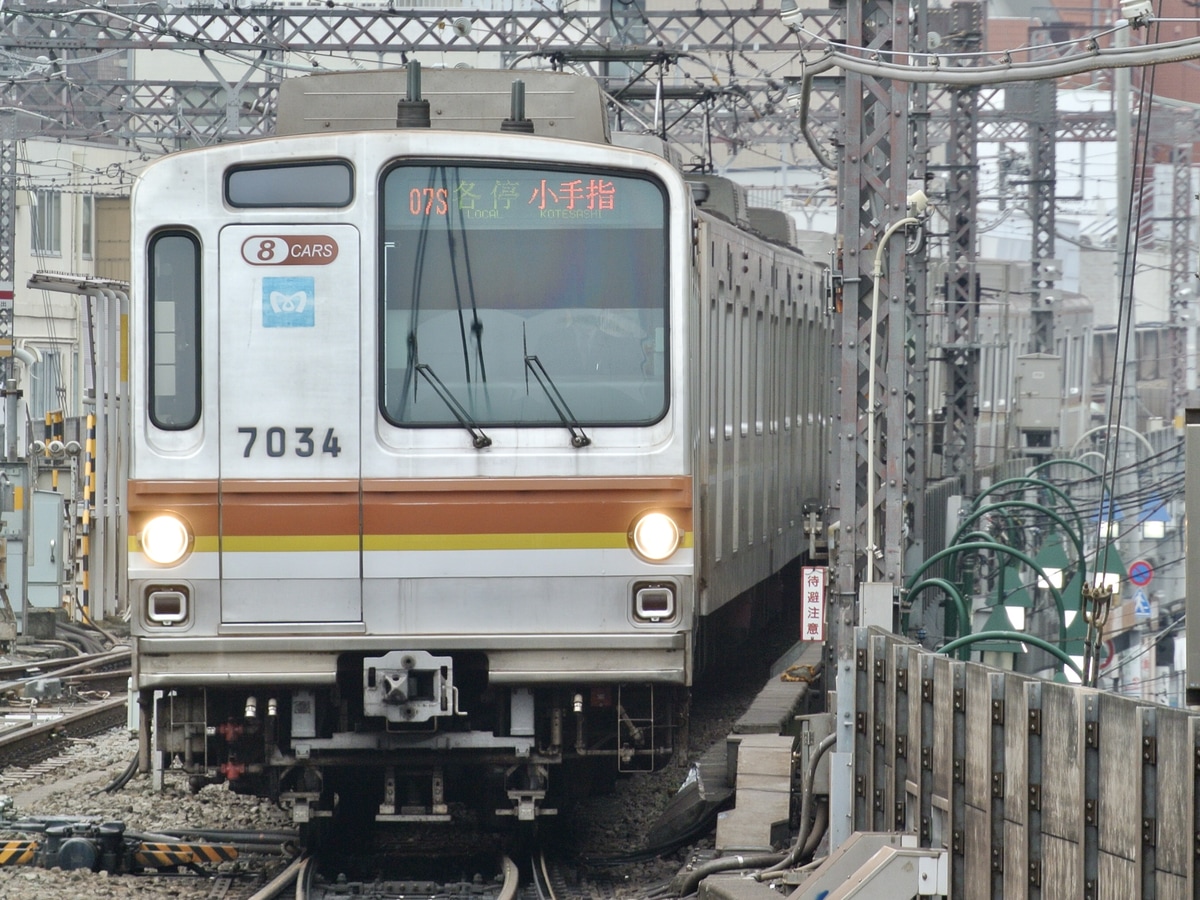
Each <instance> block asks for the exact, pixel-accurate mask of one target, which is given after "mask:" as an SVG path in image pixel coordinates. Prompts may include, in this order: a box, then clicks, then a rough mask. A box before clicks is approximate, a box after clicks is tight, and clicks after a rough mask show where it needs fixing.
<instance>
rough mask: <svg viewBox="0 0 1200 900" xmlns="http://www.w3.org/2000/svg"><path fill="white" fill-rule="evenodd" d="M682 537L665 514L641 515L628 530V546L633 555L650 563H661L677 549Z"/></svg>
mask: <svg viewBox="0 0 1200 900" xmlns="http://www.w3.org/2000/svg"><path fill="white" fill-rule="evenodd" d="M682 539H683V535H682V534H681V533H680V531H679V526H678V525H676V524H675V521H674V520H673V519H672V518H671V517H670V516H668V515H667V514H666V513H660V512H650V513H643V514H642V515H640V516H638V518H637V519H635V520H634V522H633V527H632V528H630V529H629V545H630V546H631V547H632V548H633V551H634V553H636V554H637V555H638V556H640V557H642V559H646V560H649V561H650V562H662V561H663V560H664V559H666V558H667V557H669V556H670V555H671V554H672V553H674V552H675V551H676V550H678V549H679V542H680V540H682Z"/></svg>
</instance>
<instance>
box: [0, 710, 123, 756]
mask: <svg viewBox="0 0 1200 900" xmlns="http://www.w3.org/2000/svg"><path fill="white" fill-rule="evenodd" d="M80 703H85V701H80ZM125 706H126V699H125V695H124V694H122V695H121V696H119V697H110V698H108V699H104V700H100V701H97V702H91V703H86V705H76V706H73V707H62V708H53V709H31V710H29V712H27V713H24V714H22V718H16V715H15V712H14V715H9V716H5V717H4V718H3V719H0V769H8V768H10V767H14V766H22V767H29V766H35V765H38V764H40V763H44V762H46V761H47V760H49V759H52V758H53V757H55V756H58V755H60V754H61V753H62V752H63V747H64V745H65V743H66V742H67V741H68V740H70V739H79V738H89V737H94V736H95V735H97V734H101V733H103V732H105V731H108V730H109V729H111V728H114V727H116V726H117V725H120V724H121V723H123V722H124V721H125V719H126V713H125Z"/></svg>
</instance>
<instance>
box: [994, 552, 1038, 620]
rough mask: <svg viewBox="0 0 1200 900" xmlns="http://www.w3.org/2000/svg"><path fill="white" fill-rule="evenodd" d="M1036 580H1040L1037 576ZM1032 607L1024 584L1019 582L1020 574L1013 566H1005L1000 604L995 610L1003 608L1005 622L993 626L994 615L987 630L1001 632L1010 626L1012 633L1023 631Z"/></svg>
mask: <svg viewBox="0 0 1200 900" xmlns="http://www.w3.org/2000/svg"><path fill="white" fill-rule="evenodd" d="M1038 580H1039V581H1040V580H1041V578H1040V576H1039V578H1038ZM1032 607H1033V602H1032V601H1031V600H1030V599H1029V591H1027V590H1026V589H1025V585H1024V583H1023V582H1022V581H1021V573H1020V572H1018V571H1017V569H1016V567H1015V566H1005V567H1004V571H1003V573H1002V575H1001V578H1000V603H999V604H998V606H997V608H1003V609H1004V614H1005V618H1006V619H1007V620H1008V621H1007V622H1000V623H999V624H993V622H992V619H993V618H995V613H994V612H993V613H992V617H991V618H989V619H988V622H987V626H986V627H987V629H988V630H1003V629H1005V628H1007V627H1009V626H1012V629H1013V630H1014V631H1024V630H1025V616H1026V615H1027V613H1028V611H1029V610H1030V609H1031V608H1032Z"/></svg>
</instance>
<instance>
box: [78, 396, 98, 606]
mask: <svg viewBox="0 0 1200 900" xmlns="http://www.w3.org/2000/svg"><path fill="white" fill-rule="evenodd" d="M95 496H96V414H95V413H88V417H87V441H86V443H85V446H84V453H83V509H82V511H81V521H80V526H79V558H80V576H79V583H80V588H81V593H82V594H83V609H84V611H85V612H87V613H88V614H89V615H90V613H91V609H92V607H91V604H90V602H89V601H90V600H91V596H90V595H91V576H90V575H89V573H88V566H89V563H88V561H89V560H90V559H91V556H92V553H91V544H92V503H93V499H94V498H95Z"/></svg>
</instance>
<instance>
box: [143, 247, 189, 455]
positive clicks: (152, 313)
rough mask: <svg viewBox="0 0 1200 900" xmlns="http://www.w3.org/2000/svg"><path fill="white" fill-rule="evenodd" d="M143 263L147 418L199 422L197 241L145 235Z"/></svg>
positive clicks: (183, 424)
mask: <svg viewBox="0 0 1200 900" xmlns="http://www.w3.org/2000/svg"><path fill="white" fill-rule="evenodd" d="M149 268H150V271H149V278H148V281H149V285H150V296H149V305H148V315H147V320H148V329H147V334H146V341H147V343H148V345H149V348H148V349H149V352H148V353H147V360H148V364H149V371H148V373H147V375H148V378H149V386H150V421H151V422H153V423H154V424H155V425H156V426H157V427H159V428H162V429H164V430H169V431H181V430H184V429H187V428H191V427H192V426H194V425H195V424H196V423H197V422H198V421H200V242H199V241H198V240H197V239H196V237H195V235H192V234H188V233H186V232H179V231H164V232H159V233H158V234H156V235H154V237H152V238H151V239H150V252H149Z"/></svg>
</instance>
